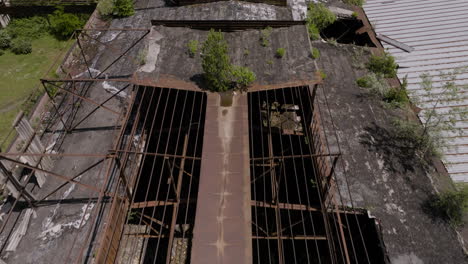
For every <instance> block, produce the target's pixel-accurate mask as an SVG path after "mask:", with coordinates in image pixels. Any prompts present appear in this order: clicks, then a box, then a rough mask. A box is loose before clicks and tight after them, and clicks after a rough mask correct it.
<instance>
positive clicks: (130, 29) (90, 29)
mask: <svg viewBox="0 0 468 264" xmlns="http://www.w3.org/2000/svg"><path fill="white" fill-rule="evenodd" d="M150 30H151V29H149V28H82V29H77V30H75V31H76V32H81V31H150Z"/></svg>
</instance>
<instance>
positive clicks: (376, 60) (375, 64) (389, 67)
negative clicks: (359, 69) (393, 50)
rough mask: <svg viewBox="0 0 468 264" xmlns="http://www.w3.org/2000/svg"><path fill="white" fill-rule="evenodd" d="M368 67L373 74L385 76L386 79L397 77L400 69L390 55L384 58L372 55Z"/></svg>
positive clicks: (386, 54) (385, 54)
mask: <svg viewBox="0 0 468 264" xmlns="http://www.w3.org/2000/svg"><path fill="white" fill-rule="evenodd" d="M366 66H367V69H368V70H370V71H371V72H373V73H377V74H379V73H380V74H383V75H384V76H385V77H386V78H393V77H396V73H397V70H396V69H397V67H398V65H397V64H396V63H395V58H394V57H393V56H391V55H389V54H388V53H384V54H383V55H382V56H377V55H372V56H371V58H370V61H369V62H368V63H367V65H366Z"/></svg>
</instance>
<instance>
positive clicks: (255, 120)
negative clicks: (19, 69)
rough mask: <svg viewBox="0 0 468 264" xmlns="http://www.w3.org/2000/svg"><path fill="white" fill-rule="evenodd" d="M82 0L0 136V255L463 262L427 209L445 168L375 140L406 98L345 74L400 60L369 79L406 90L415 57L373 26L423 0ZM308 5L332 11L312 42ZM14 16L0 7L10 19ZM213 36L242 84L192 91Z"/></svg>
mask: <svg viewBox="0 0 468 264" xmlns="http://www.w3.org/2000/svg"><path fill="white" fill-rule="evenodd" d="M98 2H99V1H86V0H81V1H63V3H62V4H63V6H64V7H65V11H67V10H68V11H69V12H72V11H73V10H80V8H84V9H86V10H88V9H92V10H94V8H95V6H96V4H98V8H97V9H96V10H94V12H93V13H92V15H91V16H90V18H89V20H88V21H87V23H86V25H85V26H84V27H83V28H80V29H76V30H75V31H74V33H73V35H72V36H71V37H70V39H71V42H70V43H73V44H72V45H71V47H69V48H67V49H64V50H63V53H62V54H56V56H57V57H56V60H55V62H54V65H52V66H51V67H50V68H49V70H48V71H47V73H46V74H44V75H43V77H42V78H41V79H40V80H37V81H38V82H39V83H40V86H39V87H38V89H40V91H41V94H43V96H42V97H41V98H40V100H38V102H37V103H36V104H35V107H34V111H30V112H27V113H25V112H21V113H20V114H18V115H17V116H16V118H15V120H14V122H13V126H12V128H11V130H10V131H9V133H8V135H2V138H1V139H2V140H3V137H4V138H5V141H3V143H1V145H0V147H1V149H0V180H1V184H2V185H3V189H4V191H3V193H4V194H5V196H4V197H2V198H3V199H4V201H3V202H2V205H1V207H0V263H7V264H13V263H99V264H101V263H167V264H176V263H193V264H201V263H203V264H204V263H369V264H374V263H396V264H400V263H415V264H419V263H454V264H458V263H466V262H467V259H466V253H465V252H466V250H465V248H464V243H463V241H464V237H465V236H467V235H466V234H468V233H465V231H464V227H463V226H462V225H457V226H455V225H453V224H451V222H449V221H447V220H446V219H439V218H438V217H437V216H435V213H433V214H432V215H431V213H428V210H427V208H426V207H427V206H426V205H427V203H426V201H428V200H430V199H431V198H432V197H434V196H435V195H437V194H438V193H439V192H441V190H442V189H444V188H445V186H446V185H449V187H447V188H452V187H453V184H452V182H451V180H450V176H452V178H453V179H454V180H457V179H461V176H460V177H458V176H456V175H455V176H454V174H452V173H455V174H456V173H457V172H456V171H454V170H453V169H450V168H451V167H448V165H447V164H446V165H444V163H443V162H442V161H441V159H440V157H437V156H431V155H429V154H427V153H424V155H421V154H420V152H417V151H415V150H409V149H410V147H409V146H410V144H411V143H408V142H409V141H408V139H407V138H405V139H402V137H401V136H400V134H398V136H394V135H393V134H392V131H394V120H395V119H402V120H413V121H414V120H419V119H418V114H419V113H420V112H419V110H420V109H418V107H416V106H415V105H413V104H411V103H409V102H407V104H408V106H407V108H408V109H411V110H404V109H403V108H402V107H390V106H389V105H390V104H388V103H386V102H384V101H385V100H388V98H387V97H385V98H384V100H382V99H381V98H379V97H378V96H375V94H374V95H372V94H371V92H369V89H367V90H366V88H365V86H366V85H361V84H360V82H359V79H360V78H361V77H363V76H365V75H366V74H368V73H369V71H370V69H369V67H366V65H367V64H366V63H368V61H369V60H370V59H372V58H373V57H376V56H383V55H382V54H387V53H385V49H384V47H385V48H390V50H389V51H390V52H392V54H393V53H395V54H397V55H398V56H397V55H396V56H397V60H398V62H399V63H401V65H400V69H398V71H399V72H398V75H396V74H394V75H392V76H390V75H388V76H387V75H385V77H382V76H384V75H377V74H376V75H375V76H378V80H377V81H376V82H381V83H384V84H382V85H383V86H385V87H387V88H388V89H394V90H392V91H400V89H406V88H405V85H406V84H405V82H406V77H405V75H406V73H408V72H409V74H411V73H412V72H413V70H407V69H406V68H404V67H403V68H401V66H402V65H405V64H404V63H405V59H407V58H406V57H405V56H406V55H405V54H406V53H410V54H411V51H413V50H414V49H416V52H422V51H420V50H418V47H419V46H418V45H414V47H413V46H408V45H407V44H405V43H404V42H403V41H401V42H399V41H398V39H393V38H392V36H393V35H391V34H390V35H389V34H388V33H387V32H390V33H391V31H392V30H397V29H393V28H391V29H390V28H389V27H391V26H392V23H393V22H394V21H393V20H392V19H391V18H386V19H388V21H387V20H379V19H380V16H384V15H381V13H385V11H384V9H385V8H387V7H388V5H393V8H394V9H396V10H397V11H398V10H400V11H401V9H405V8H408V9H407V10H412V12H416V11H414V9H415V8H417V7H418V6H417V3H421V2H424V1H422V0H411V1H403V0H395V1H383V0H368V1H367V3H366V4H365V5H364V7H360V6H357V4H356V3H358V2H362V1H352V0H329V1H301V0H291V1H286V0H254V1H215V0H204V1H195V0H178V1H164V0H135V1H130V2H132V5H133V8H134V13H132V15H130V16H127V17H122V16H116V15H115V12H114V14H110V15H109V16H107V17H104V15H102V14H100V12H102V11H99V5H100V4H101V3H98ZM101 2H104V0H101ZM107 2H118V1H107ZM322 2H323V3H322ZM387 2H391V3H387ZM428 2H431V3H432V2H436V1H428ZM445 2H447V4H452V3H448V2H450V1H445ZM454 2H457V3H456V4H457V5H458V4H460V3H461V2H463V0H460V1H458V0H454ZM353 4H354V5H353ZM412 4H413V5H412ZM433 4H434V3H433ZM51 5H53V4H50V3H49V2H47V1H43V2H41V3H39V4H38V3H36V4H35V6H33V7H32V8H35V7H38V8H39V9H37V10H42V9H41V8H43V9H44V10H43V11H41V12H50V10H51V9H52V10H54V9H55V7H53V6H51ZM81 5H83V6H84V7H83V6H81ZM314 5H317V6H320V7H323V8H326V9H327V10H328V11H327V12H330V14H332V15H333V17H334V20H333V21H332V22H330V23H329V24H327V25H326V26H323V27H322V28H320V27H319V26H317V28H318V30H317V32H316V33H315V32H314V30H311V28H312V27H311V23H313V22H311V21H312V20H313V19H312V18H311V16H310V14H309V12H311V11H310V9H311V8H313V6H314ZM460 7H464V8H465V9H466V8H467V7H468V6H467V5H466V4H460ZM2 8H3V9H2ZM28 8H31V4H30V3H29V2H28V1H26V0H20V1H14V0H11V1H10V2H9V1H5V2H3V1H1V2H0V13H2V10H3V14H10V15H11V16H12V18H11V19H12V20H13V21H14V19H15V15H17V13H18V12H21V10H23V11H24V10H26V9H28ZM399 8H400V9H399ZM308 9H309V10H308ZM436 9H437V8H428V10H431V12H432V11H434V12H435V10H436ZM62 10H63V9H62ZM70 10H71V11H70ZM24 12H26V11H24ZM28 12H30V11H28ZM31 12H32V11H31ZM367 12H368V14H367ZM389 12H393V11H389ZM395 12H396V11H395ZM421 12H422V11H421ZM408 13H409V12H408ZM366 14H367V15H369V18H368V17H367V15H366ZM2 19H3V15H2ZM9 19H10V18H8V20H9ZM2 21H3V20H2ZM376 21H377V22H376ZM379 21H384V22H385V24H384V26H382V27H381V28H379V27H378V26H377V28H376V26H375V25H374V23H377V24H378V23H379ZM464 21H465V22H466V19H465V20H464ZM2 23H3V22H2ZM0 32H1V31H0ZM380 32H382V33H385V34H387V35H382V33H380ZM313 34H317V35H318V36H317V37H314V36H313ZM401 34H403V33H401ZM461 34H464V33H461ZM214 36H216V37H218V38H222V40H218V41H219V42H218V43H217V44H218V45H219V43H226V56H227V58H228V59H227V61H228V62H229V63H230V66H229V67H230V68H229V69H231V70H232V69H238V68H237V67H240V68H241V69H247V70H248V71H251V72H252V73H253V76H254V81H252V82H250V83H249V84H248V85H246V86H245V87H242V88H239V87H240V85H239V84H233V83H232V82H230V83H229V85H231V86H230V87H229V88H232V86H235V85H239V86H235V89H225V90H221V91H216V92H215V91H213V90H212V89H208V88H207V87H208V86H207V82H208V81H207V80H208V78H207V77H206V67H205V63H206V62H205V59H206V57H208V56H209V54H208V53H209V48H208V44H207V43H208V42H209V39H210V38H213V39H214V38H215V37H214ZM463 36H464V37H466V38H465V40H464V41H465V42H466V41H468V37H467V36H466V34H465V35H463ZM403 39H404V38H403ZM428 45H432V44H428ZM221 46H222V45H221ZM217 47H219V46H217ZM423 47H424V48H427V46H423ZM221 49H222V48H221ZM465 50H466V48H465ZM418 54H423V53H417V54H415V55H412V56H414V58H416V57H417V56H420V55H418ZM431 54H432V53H431ZM431 54H429V55H428V56H430V55H431ZM218 55H219V54H218ZM465 55H466V54H465ZM222 56H224V54H222ZM222 56H217V59H220V60H221V59H222V58H221V57H222ZM421 56H423V55H421ZM215 57H216V56H215ZM412 58H413V57H412ZM0 60H1V56H0ZM423 60H425V59H421V61H423ZM408 61H412V59H407V62H408ZM408 63H409V62H408ZM464 63H465V64H466V66H467V67H468V61H467V60H466V56H465V60H464ZM231 64H232V65H231ZM395 65H396V64H395ZM242 67H244V68H242ZM415 67H417V66H415ZM422 67H424V66H422ZM457 67H458V64H457ZM212 68H215V70H220V69H221V68H222V65H221V64H220V63H218V64H216V67H212ZM395 68H396V67H395ZM2 70H3V69H2ZM45 70H46V69H44V70H43V71H45ZM395 70H396V69H395ZM43 71H41V72H43ZM461 71H462V72H461V73H460V74H461V75H462V76H463V74H465V75H466V74H467V72H468V71H467V70H466V68H463V69H462V70H461ZM417 72H418V76H419V72H421V73H424V69H423V70H418V71H417ZM403 73H405V75H403ZM379 76H381V77H379ZM409 78H412V77H411V76H410V77H409ZM415 78H416V77H415ZM221 79H222V76H219V79H217V80H218V81H219V82H221V81H220V80H221ZM459 79H460V80H464V79H463V78H459ZM457 80H458V79H457ZM219 82H218V83H219ZM239 83H240V81H239ZM457 84H459V83H458V82H457ZM411 85H413V86H411ZM415 85H417V84H416V81H414V82H413V80H412V79H410V86H409V87H410V88H408V89H413V88H414V89H417V88H415V87H416V86H415ZM367 88H369V87H367ZM1 92H2V91H1V90H0V93H1ZM463 93H464V91H463ZM409 98H410V99H411V100H415V101H416V97H411V96H409ZM405 100H408V96H407V95H406V93H405ZM460 105H461V106H462V103H460ZM418 106H419V105H418ZM465 106H466V105H465ZM465 112H468V111H465ZM423 119H424V118H423ZM423 121H424V120H423ZM415 122H416V121H415ZM419 124H420V123H418V126H419ZM462 130H463V129H462ZM462 133H463V132H462ZM456 138H457V139H459V141H457V142H462V141H463V140H465V138H466V135H465V134H462V135H461V136H456ZM7 141H8V142H7ZM5 142H7V143H5ZM462 143H463V142H462ZM462 143H459V145H460V146H461V147H462V148H466V144H462ZM444 151H445V150H444ZM454 151H455V150H454ZM457 151H458V150H457ZM445 153H448V155H451V154H450V153H451V152H450V151H445ZM456 153H458V154H456V155H465V156H466V154H463V149H462V150H460V151H458V152H456ZM454 155H455V154H454ZM421 156H423V157H421ZM465 156H463V157H465ZM457 157H458V156H457ZM423 159H424V161H422V160H423ZM449 159H450V158H449ZM462 163H463V162H462ZM457 166H458V165H457ZM465 166H466V164H465ZM446 167H447V168H449V169H448V170H449V172H447V169H446ZM457 168H463V166H462V165H459V166H458V167H457ZM449 173H451V174H449ZM463 173H465V172H463ZM463 173H461V174H463ZM463 175H464V174H463ZM457 177H458V178H457ZM447 182H449V183H447ZM441 186H442V187H441ZM467 237H468V236H467Z"/></svg>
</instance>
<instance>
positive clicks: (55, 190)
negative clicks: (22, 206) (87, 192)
mask: <svg viewBox="0 0 468 264" xmlns="http://www.w3.org/2000/svg"><path fill="white" fill-rule="evenodd" d="M105 160H106V158H103V159H101V160H99V161H98V162H96V163H94V164H92V165H91V166H89V167H88V168H86V169H84V170H83V171H81V172H80V173H78V174H76V175H75V176H74V177H73V178H71V179H70V180H75V179H76V178H78V177H80V176H81V175H83V174H85V173H86V172H88V171H89V170H91V169H93V168H95V167H96V166H98V165H99V164H101V163H102V162H104V161H105ZM69 183H70V182H65V183H63V184H61V185H60V186H59V187H57V188H55V189H54V190H53V191H51V192H49V193H48V194H47V195H45V196H44V197H42V198H41V199H40V200H38V201H35V202H34V204H37V203H40V202H42V201H44V200H45V199H47V198H48V197H50V196H51V195H52V194H54V193H56V192H58V191H59V190H60V189H62V188H63V187H65V186H66V185H67V184H69Z"/></svg>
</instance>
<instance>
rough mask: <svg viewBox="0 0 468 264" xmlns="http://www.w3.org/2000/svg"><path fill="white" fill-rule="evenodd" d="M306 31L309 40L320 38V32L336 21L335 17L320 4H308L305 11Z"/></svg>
mask: <svg viewBox="0 0 468 264" xmlns="http://www.w3.org/2000/svg"><path fill="white" fill-rule="evenodd" d="M306 21H307V30H308V31H309V35H310V38H311V39H313V40H315V39H319V38H320V31H322V30H324V29H325V28H326V27H328V26H329V25H331V24H333V23H334V22H335V21H336V16H335V14H333V13H332V12H331V11H330V10H328V8H327V7H326V6H325V5H324V4H322V3H310V4H309V8H308V11H307V18H306Z"/></svg>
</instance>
